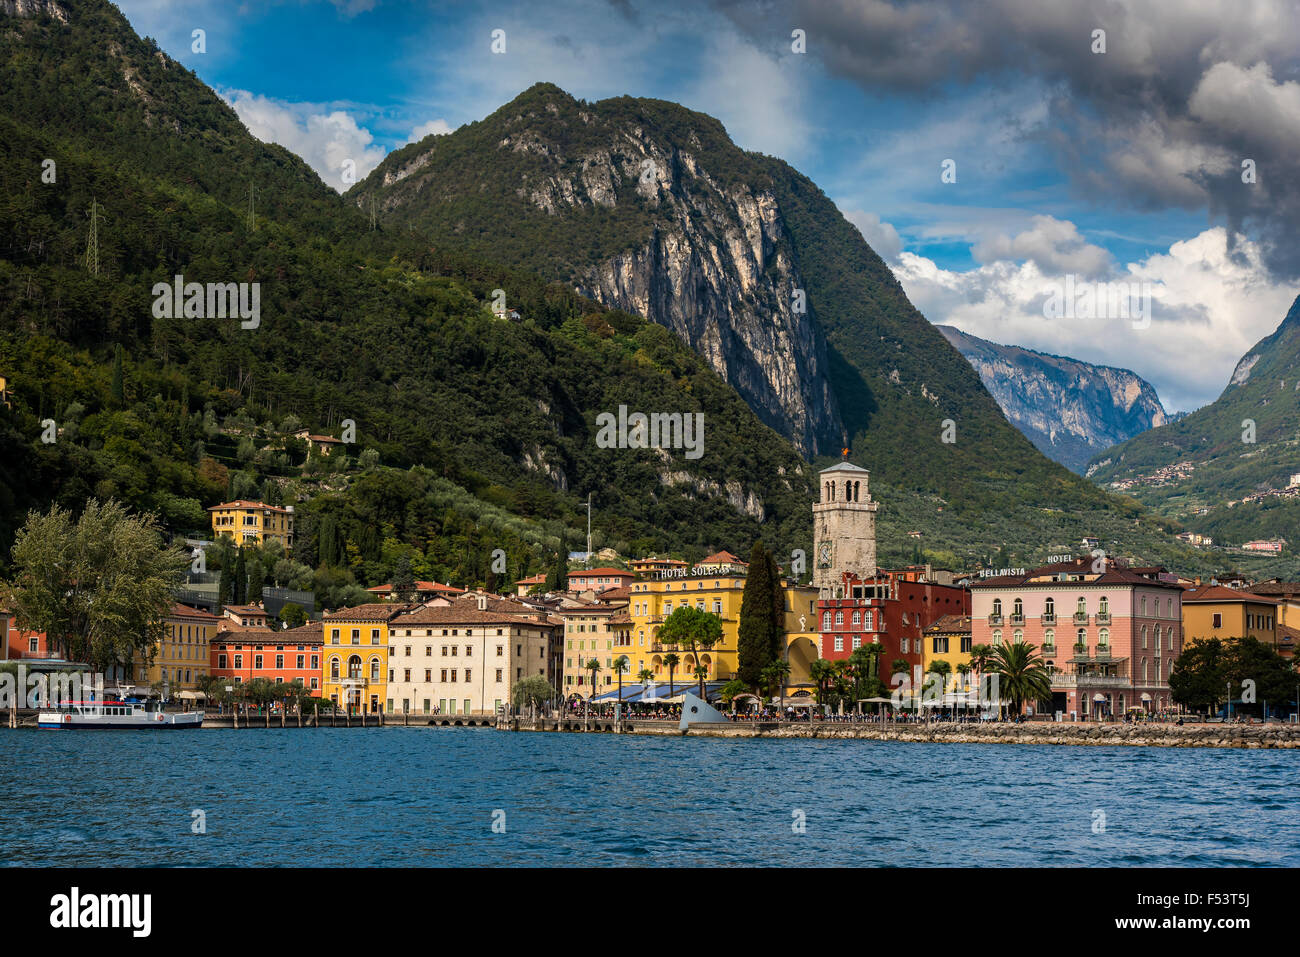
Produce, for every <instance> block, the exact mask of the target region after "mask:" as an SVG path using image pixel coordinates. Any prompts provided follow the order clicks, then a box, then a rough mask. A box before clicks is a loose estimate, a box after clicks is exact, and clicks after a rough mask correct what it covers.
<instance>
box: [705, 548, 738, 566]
mask: <svg viewBox="0 0 1300 957" xmlns="http://www.w3.org/2000/svg"><path fill="white" fill-rule="evenodd" d="M697 564H700V565H721V564H727V565H748V564H749V562H746V561H742V560H741V559H740V558H737V557H736V556H735V555H733V554H731V552H729V551H726V550H725V549H724V550H723V551H720V552H714V553H713V554H712V555H710V556H709V557H708V558H705V559H702V560H701V561H699V562H698V563H697Z"/></svg>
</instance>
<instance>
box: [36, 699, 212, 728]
mask: <svg viewBox="0 0 1300 957" xmlns="http://www.w3.org/2000/svg"><path fill="white" fill-rule="evenodd" d="M202 725H203V712H202V711H186V712H171V711H163V710H162V707H161V706H160V705H159V704H158V703H157V702H152V701H148V702H140V701H122V700H113V699H109V700H107V701H64V702H61V703H60V704H59V706H58V707H57V708H49V709H46V710H45V711H41V712H40V713H39V714H37V716H36V726H37V727H39V728H45V729H47V730H51V731H72V730H89V731H129V730H132V729H136V730H139V729H148V728H157V729H168V730H172V729H178V728H198V727H202Z"/></svg>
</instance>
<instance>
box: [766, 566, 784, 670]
mask: <svg viewBox="0 0 1300 957" xmlns="http://www.w3.org/2000/svg"><path fill="white" fill-rule="evenodd" d="M767 573H768V576H769V578H770V581H771V583H772V658H771V660H772V661H783V660H785V588H784V586H782V584H781V569H780V568H778V567H777V564H776V553H775V552H768V553H767Z"/></svg>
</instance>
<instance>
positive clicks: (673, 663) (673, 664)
mask: <svg viewBox="0 0 1300 957" xmlns="http://www.w3.org/2000/svg"><path fill="white" fill-rule="evenodd" d="M681 663H682V659H681V658H679V657H677V653H676V652H669V653H668V654H666V655H664V664H665V665H667V666H668V697H670V698H671V697H672V696H673V672H674V671H675V670H676V669H677V666H678V665H680V664H681Z"/></svg>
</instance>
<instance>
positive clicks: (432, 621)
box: [391, 605, 542, 628]
mask: <svg viewBox="0 0 1300 957" xmlns="http://www.w3.org/2000/svg"><path fill="white" fill-rule="evenodd" d="M526 624H533V625H541V624H542V622H539V621H533V620H531V619H530V618H525V617H524V616H523V615H510V614H504V613H502V612H494V611H479V610H478V609H477V608H467V607H464V606H463V605H460V606H458V605H426V606H425V607H423V608H418V609H416V610H415V611H412V612H409V613H408V614H405V615H399V616H398V617H397V618H394V619H393V621H392V622H391V627H393V628H408V627H410V626H412V625H526Z"/></svg>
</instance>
